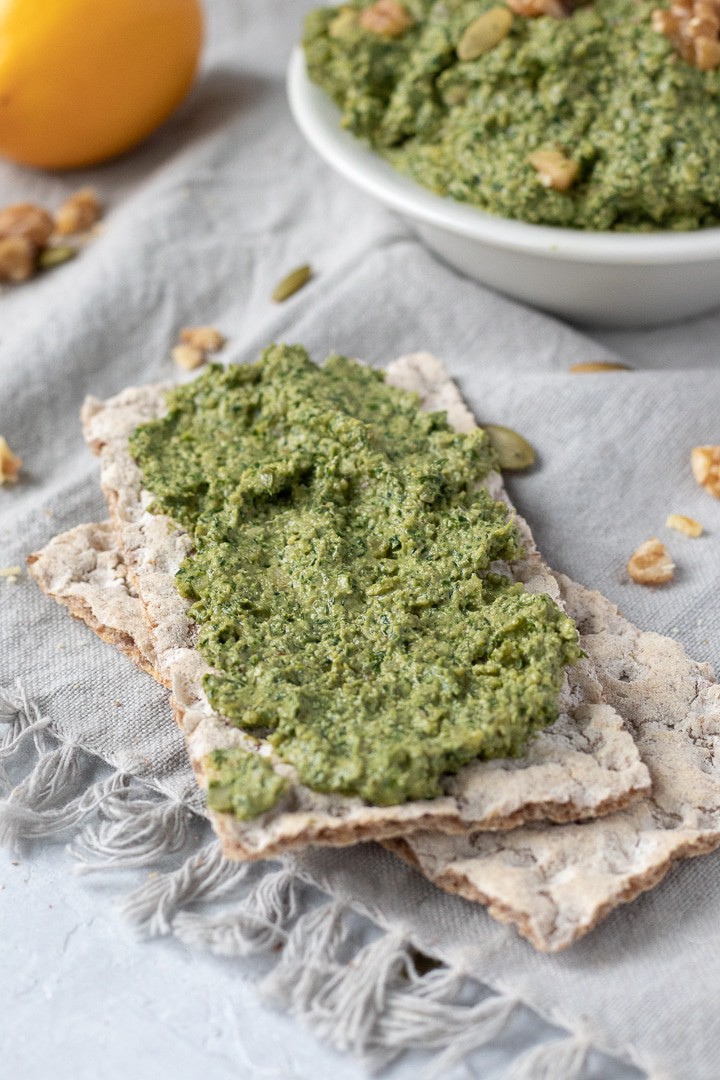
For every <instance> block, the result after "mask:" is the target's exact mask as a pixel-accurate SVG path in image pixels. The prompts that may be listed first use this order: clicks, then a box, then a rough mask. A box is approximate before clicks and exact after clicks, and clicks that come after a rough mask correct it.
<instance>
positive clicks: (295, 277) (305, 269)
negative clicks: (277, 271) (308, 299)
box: [272, 265, 312, 304]
mask: <svg viewBox="0 0 720 1080" xmlns="http://www.w3.org/2000/svg"><path fill="white" fill-rule="evenodd" d="M311 277H312V270H311V268H310V267H309V266H307V265H304V266H298V268H297V270H293V271H292V273H290V274H288V275H287V277H284V278H283V279H282V281H281V282H279V283H278V284H277V285H276V286H275V288H274V289H273V294H272V298H273V300H274V301H275V303H276V304H281V303H282V302H283V300H287V299H288V298H289V297H291V296H292V295H293V294H294V293H296V292H298V290H299V289H302V287H303V285H307V283H308V281H309V280H310V278H311Z"/></svg>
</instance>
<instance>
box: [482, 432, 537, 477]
mask: <svg viewBox="0 0 720 1080" xmlns="http://www.w3.org/2000/svg"><path fill="white" fill-rule="evenodd" d="M483 428H484V429H485V431H486V432H487V434H488V438H489V439H490V442H491V443H492V448H493V450H494V451H495V453H496V454H497V456H498V461H499V462H500V468H501V469H508V470H515V469H529V468H530V466H531V465H534V464H535V459H536V455H535V451H534V450H533V448H532V446H531V445H530V443H529V442H528V441H527V439H523V437H522V435H518V433H517V431H513V430H512V428H509V427H502V426H501V425H500V424H483Z"/></svg>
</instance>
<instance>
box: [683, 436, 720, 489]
mask: <svg viewBox="0 0 720 1080" xmlns="http://www.w3.org/2000/svg"><path fill="white" fill-rule="evenodd" d="M690 465H691V467H692V471H693V476H694V477H695V479H696V480H697V482H698V484H700V486H701V487H704V488H705V490H706V491H709V492H710V494H711V495H714V496H715V498H716V499H720V446H696V447H694V448H693V450H692V452H691V454H690Z"/></svg>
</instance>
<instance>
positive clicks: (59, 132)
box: [0, 0, 202, 169]
mask: <svg viewBox="0 0 720 1080" xmlns="http://www.w3.org/2000/svg"><path fill="white" fill-rule="evenodd" d="M201 45H202V9H201V5H200V0H0V155H5V156H6V157H9V158H12V159H13V160H14V161H19V162H22V163H23V164H25V165H36V166H40V167H42V168H49V169H71V168H75V167H77V166H81V165H92V164H94V163H95V162H98V161H104V160H105V159H107V158H111V157H114V156H115V155H116V154H121V153H122V152H123V151H124V150H128V149H129V148H130V147H131V146H134V145H135V144H136V143H138V142H140V140H141V139H144V138H145V136H146V135H149V134H150V132H151V131H153V130H154V129H155V128H156V127H157V126H158V125H159V124H161V123H162V122H163V120H165V119H166V117H168V116H169V115H170V113H171V112H172V111H173V109H174V108H175V107H176V106H177V105H178V104H179V103H180V102H181V101H182V99H183V97H184V96H185V94H186V93H187V91H188V90H189V88H190V86H191V84H192V81H193V77H194V75H195V70H196V67H197V62H198V57H199V55H200V49H201Z"/></svg>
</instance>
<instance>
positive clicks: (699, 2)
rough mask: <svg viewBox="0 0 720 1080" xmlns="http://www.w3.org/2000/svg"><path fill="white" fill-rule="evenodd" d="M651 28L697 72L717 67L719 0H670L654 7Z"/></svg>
mask: <svg viewBox="0 0 720 1080" xmlns="http://www.w3.org/2000/svg"><path fill="white" fill-rule="evenodd" d="M651 19H652V28H653V30H656V31H657V32H658V34H663V35H664V36H665V37H666V38H668V40H669V41H670V42H671V43H672V45H673V47H674V49H675V50H676V52H678V53H679V54H680V56H681V57H682V58H683V60H686V61H687V63H688V64H692V65H693V66H694V67H696V68H699V69H700V71H714V69H715V68H717V67H720V0H673V2H672V4H671V6H670V8H669V9H668V8H656V9H655V10H654V11H653V13H652V15H651Z"/></svg>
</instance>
